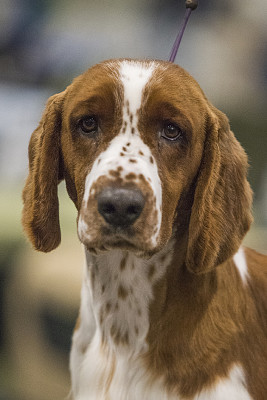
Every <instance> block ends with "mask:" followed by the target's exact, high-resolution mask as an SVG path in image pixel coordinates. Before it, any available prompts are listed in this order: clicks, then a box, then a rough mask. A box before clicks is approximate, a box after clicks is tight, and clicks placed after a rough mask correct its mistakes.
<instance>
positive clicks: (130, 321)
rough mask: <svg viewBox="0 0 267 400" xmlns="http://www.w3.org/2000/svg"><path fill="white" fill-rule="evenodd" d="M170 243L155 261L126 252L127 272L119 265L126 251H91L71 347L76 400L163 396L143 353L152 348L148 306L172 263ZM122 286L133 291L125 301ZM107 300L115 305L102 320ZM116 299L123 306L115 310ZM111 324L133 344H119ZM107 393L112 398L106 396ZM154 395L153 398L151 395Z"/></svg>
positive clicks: (154, 258)
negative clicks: (120, 294)
mask: <svg viewBox="0 0 267 400" xmlns="http://www.w3.org/2000/svg"><path fill="white" fill-rule="evenodd" d="M171 246H172V245H171V244H169V245H168V246H166V247H165V249H163V250H162V251H161V252H160V253H159V254H157V255H155V256H153V257H152V258H151V259H150V260H143V259H140V258H138V257H137V256H135V255H134V254H133V253H127V265H126V267H125V269H124V270H123V271H121V270H120V265H121V260H122V259H123V258H124V257H125V255H126V252H123V251H121V250H113V251H110V252H108V253H103V254H101V255H98V256H93V255H91V254H90V253H88V252H87V251H86V258H87V269H86V273H85V279H84V283H83V288H82V299H81V309H80V316H81V325H80V327H79V329H78V330H77V331H76V332H75V334H74V336H73V346H72V351H71V375H72V388H73V395H74V399H77V400H82V399H84V400H85V399H86V400H90V399H92V400H93V399H94V400H101V399H106V398H110V399H116V400H124V399H127V398H128V396H129V395H130V393H131V396H133V397H129V399H138V400H139V399H145V398H146V396H149V397H147V398H149V399H150V398H151V399H152V398H153V399H155V400H157V399H164V397H162V396H163V394H162V395H161V397H156V396H157V395H156V393H157V392H158V389H159V388H158V387H157V385H158V384H157V385H156V386H155V385H152V387H151V386H150V383H149V378H150V377H149V375H148V374H146V373H145V368H144V366H143V364H142V361H141V356H142V355H143V354H144V353H145V352H146V350H147V343H146V336H147V333H148V329H149V305H150V303H151V301H152V299H153V291H152V288H153V285H154V283H155V282H156V281H157V280H158V279H160V278H161V277H162V276H163V274H164V273H165V272H166V268H167V266H168V265H169V263H170V261H171V258H172V247H171ZM163 255H164V256H165V259H164V262H162V261H161V262H160V261H159V259H160V258H161V257H162V256H163ZM152 265H153V266H154V267H155V269H154V273H153V277H152V278H151V276H150V277H149V269H150V267H151V266H152ZM98 266H99V268H98ZM95 268H97V273H96V275H95V278H94V282H92V280H91V271H92V270H93V269H95ZM103 285H105V291H104V292H103V290H102V287H103ZM119 285H123V287H125V288H126V289H127V290H128V293H129V295H128V296H127V298H126V299H119V298H118V287H119ZM107 302H109V303H110V305H111V309H110V311H111V312H110V313H108V315H106V316H105V320H104V322H103V321H102V324H101V322H100V314H101V309H105V305H106V304H107ZM116 302H118V304H119V308H118V310H115V304H116ZM138 310H140V311H141V313H140V312H138ZM112 325H115V326H116V329H119V331H120V332H121V334H124V332H128V335H129V343H128V345H123V344H117V343H115V342H114V340H113V337H112V335H111V334H110V332H111V327H112ZM136 327H137V328H138V335H137V334H136V331H135V329H136ZM103 343H105V345H103ZM112 371H113V375H112ZM110 376H111V377H112V379H111V378H110ZM154 386H155V387H154ZM107 393H108V394H109V396H110V397H106V396H107ZM153 393H154V397H150V396H151V395H152V394H153ZM159 393H160V392H159ZM144 396H145V397H144ZM167 398H168V397H166V399H167Z"/></svg>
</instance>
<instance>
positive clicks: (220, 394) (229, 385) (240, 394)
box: [194, 365, 252, 400]
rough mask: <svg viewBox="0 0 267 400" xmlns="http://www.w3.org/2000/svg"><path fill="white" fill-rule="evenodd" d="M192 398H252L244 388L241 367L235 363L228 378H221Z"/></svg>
mask: <svg viewBox="0 0 267 400" xmlns="http://www.w3.org/2000/svg"><path fill="white" fill-rule="evenodd" d="M194 400H252V397H251V396H250V395H249V393H248V391H247V389H246V382H245V376H244V372H243V369H242V368H241V367H240V366H239V365H235V366H234V367H233V368H232V370H231V372H230V374H229V377H228V378H226V379H221V380H220V381H219V382H218V383H217V385H216V386H215V387H214V388H212V389H210V390H204V391H203V392H202V393H200V394H199V395H198V396H196V397H195V399H194Z"/></svg>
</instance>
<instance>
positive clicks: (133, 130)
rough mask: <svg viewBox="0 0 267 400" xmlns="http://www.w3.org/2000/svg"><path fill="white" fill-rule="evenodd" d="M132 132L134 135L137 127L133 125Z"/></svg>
mask: <svg viewBox="0 0 267 400" xmlns="http://www.w3.org/2000/svg"><path fill="white" fill-rule="evenodd" d="M131 132H132V134H133V135H134V133H135V128H134V127H132V129H131Z"/></svg>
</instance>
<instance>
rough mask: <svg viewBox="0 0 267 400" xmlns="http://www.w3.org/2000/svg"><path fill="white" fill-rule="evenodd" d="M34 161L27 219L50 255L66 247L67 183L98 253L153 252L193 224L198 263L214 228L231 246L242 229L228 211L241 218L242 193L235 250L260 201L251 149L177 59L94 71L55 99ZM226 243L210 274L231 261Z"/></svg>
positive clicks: (120, 63)
mask: <svg viewBox="0 0 267 400" xmlns="http://www.w3.org/2000/svg"><path fill="white" fill-rule="evenodd" d="M40 130H41V131H42V132H40ZM29 157H30V175H29V178H28V181H27V184H26V186H25V190H24V202H25V207H24V218H23V221H24V226H25V229H26V230H27V232H28V234H29V236H30V238H31V239H32V241H33V243H34V244H35V247H37V248H39V249H41V250H44V251H49V250H51V249H52V248H54V247H55V246H56V245H57V244H58V241H59V237H57V238H56V236H57V235H59V233H58V232H57V229H58V228H57V226H56V225H57V221H56V222H55V219H57V218H58V216H57V202H56V199H54V197H55V196H56V192H55V190H56V189H55V185H56V183H57V180H58V179H61V178H63V177H64V178H65V180H66V185H67V189H68V192H69V195H70V197H71V198H72V200H73V201H74V203H75V205H76V207H77V210H78V234H79V237H80V240H81V241H82V242H83V243H84V244H85V246H86V247H87V248H88V249H89V250H90V251H94V252H98V251H105V250H108V249H112V248H122V249H128V250H132V251H134V252H136V253H137V254H138V255H140V256H147V255H151V254H153V253H155V252H157V251H158V250H159V249H160V248H162V247H163V246H164V245H165V244H166V243H167V242H168V241H169V239H170V238H171V236H172V235H173V234H175V227H176V226H177V223H178V224H179V223H180V224H181V223H184V224H185V225H186V224H187V225H188V226H184V230H185V231H187V233H188V235H189V251H188V257H189V258H188V265H189V264H190V263H193V262H194V261H193V260H195V258H196V257H199V254H198V253H199V251H200V249H198V245H197V244H196V241H197V242H198V243H199V245H203V243H204V241H206V242H207V241H208V242H209V241H210V240H212V239H210V238H208V233H207V225H210V228H212V226H213V225H214V224H215V225H216V224H217V225H218V226H217V228H216V229H217V231H218V233H216V232H213V234H212V235H213V236H214V235H215V236H216V234H217V235H223V237H225V240H224V245H223V246H224V249H225V241H226V240H227V238H226V236H227V235H228V234H229V230H230V231H231V232H233V231H237V229H236V223H234V224H232V223H231V222H230V223H229V224H228V225H229V227H227V229H226V228H225V221H223V219H224V217H225V215H222V214H224V213H227V212H229V209H231V210H232V214H233V217H234V218H237V215H235V214H237V210H236V206H235V204H234V203H236V199H235V198H234V196H235V195H237V193H238V192H240V191H243V192H244V194H240V193H239V194H238V196H239V197H240V201H241V203H242V206H243V208H244V209H245V213H241V214H242V215H241V216H240V229H239V231H240V232H239V231H238V234H237V238H236V239H233V244H232V245H231V246H230V247H231V252H232V251H234V249H236V248H237V247H238V244H239V242H240V240H241V237H243V235H244V232H245V231H246V230H247V229H248V225H249V220H250V217H249V205H250V201H251V196H250V190H249V188H248V184H247V181H246V157H245V155H244V152H243V150H242V149H241V147H240V146H239V144H238V143H237V142H236V140H235V139H234V137H233V135H232V133H231V132H230V130H229V126H228V122H227V119H226V117H225V116H224V115H223V114H222V113H220V112H219V111H218V110H216V109H215V108H214V107H212V106H211V105H210V103H209V102H208V101H207V99H206V98H205V96H204V94H203V92H202V91H201V89H200V88H199V86H198V84H197V83H196V82H195V81H194V80H193V79H192V78H191V77H190V75H189V74H187V73H186V72H185V71H184V70H183V69H181V68H180V67H178V66H176V65H174V64H171V63H167V62H163V61H151V62H150V61H132V60H114V61H108V62H104V63H102V64H99V65H97V66H95V67H93V68H91V69H89V70H88V71H87V72H85V73H84V74H83V75H81V76H80V77H78V78H77V79H76V80H74V82H73V83H72V85H70V86H69V87H68V88H67V89H66V91H65V92H63V93H61V94H59V95H56V96H54V97H53V98H52V99H51V101H50V103H49V104H48V106H47V110H46V113H45V115H44V117H43V120H42V121H41V124H40V126H39V128H38V129H37V130H36V131H35V132H34V134H33V136H32V139H31V143H30V147H29ZM231 164H232V168H231ZM45 165H46V166H45ZM235 171H236V172H237V173H238V178H237V179H236V184H235V185H233V184H231V187H234V191H233V190H232V188H231V190H230V191H229V193H228V194H227V193H226V194H225V193H224V192H225V190H227V181H226V179H227V177H229V179H231V180H232V182H233V180H235V178H234V177H233V176H231V175H232V174H233V173H234V172H235ZM37 175H38V176H39V177H38V179H37ZM48 180H50V183H49V182H47V181H48ZM36 186H38V187H36ZM41 186H42V187H41ZM31 192H32V193H31ZM33 192H34V193H33ZM45 192H47V194H45ZM36 193H37V195H36ZM38 195H39V196H41V197H42V201H40V200H39V201H38V204H39V208H38V207H37V206H36V208H35V209H33V204H31V205H30V204H29V202H30V201H33V200H32V198H33V199H37V197H38ZM45 196H46V198H45ZM51 201H53V202H54V203H56V204H51ZM44 202H48V203H50V209H49V207H48V206H47V205H45V204H44ZM40 204H43V206H44V209H43V210H41V209H40ZM214 207H217V209H216V208H214ZM40 213H45V214H46V216H41V215H40ZM185 214H186V216H189V217H188V219H187V218H185ZM190 215H191V217H190ZM51 218H52V219H51ZM238 218H239V216H238ZM189 219H190V220H189ZM48 220H49V221H48ZM53 220H54V223H52V222H53ZM193 220H194V221H193ZM41 223H42V225H43V226H42V227H41V226H40V225H41ZM45 223H46V225H47V224H48V225H49V226H47V227H45V228H44V224H45ZM222 223H223V224H224V225H222ZM175 224H176V225H175ZM203 225H204V228H205V229H204V230H203V229H202V228H203ZM211 225H212V226H211ZM226 225H227V223H226ZM47 228H48V229H49V232H47V230H46V231H45V232H44V229H47ZM226 230H227V233H226ZM224 231H225V232H224ZM49 235H50V236H51V239H50V238H49V237H48V236H49ZM52 236H53V238H52ZM200 236H201V238H200ZM199 238H200V239H199ZM220 240H221V239H220ZM208 246H213V244H212V245H211V244H208ZM221 247H222V246H221V244H220V245H218V248H214V255H213V261H212V262H211V264H212V265H210V261H209V262H208V264H209V265H208V269H209V268H211V267H212V266H213V265H214V263H215V264H216V263H218V262H219V261H220V260H221V259H225V257H226V256H225V255H223V256H222V255H220V254H219V253H220V248H221ZM190 249H191V252H190ZM227 256H228V253H227ZM190 257H191V259H190ZM205 257H206V256H205ZM207 257H210V256H207ZM207 257H206V258H207ZM203 263H204V260H202V264H203ZM192 268H193V267H192Z"/></svg>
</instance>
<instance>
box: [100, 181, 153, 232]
mask: <svg viewBox="0 0 267 400" xmlns="http://www.w3.org/2000/svg"><path fill="white" fill-rule="evenodd" d="M97 200H98V212H99V213H100V214H101V215H102V217H103V218H104V219H105V221H106V222H108V223H109V224H111V225H113V226H120V227H126V226H129V225H132V224H133V223H134V222H135V221H136V220H137V218H138V217H139V216H140V214H141V213H142V211H143V208H144V205H145V198H144V196H143V194H142V192H141V191H140V190H138V189H126V188H111V187H107V188H105V189H104V190H103V191H102V192H101V193H100V194H99V195H98V198H97Z"/></svg>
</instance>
